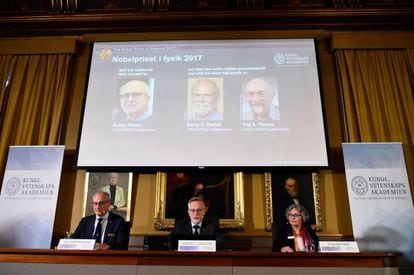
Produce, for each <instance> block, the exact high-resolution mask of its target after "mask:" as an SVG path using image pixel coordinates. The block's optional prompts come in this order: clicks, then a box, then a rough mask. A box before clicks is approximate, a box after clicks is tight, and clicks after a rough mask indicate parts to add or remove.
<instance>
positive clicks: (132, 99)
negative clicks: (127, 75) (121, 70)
mask: <svg viewBox="0 0 414 275" xmlns="http://www.w3.org/2000/svg"><path fill="white" fill-rule="evenodd" d="M153 82H154V80H153V79H151V80H145V81H144V80H136V79H134V80H126V81H123V82H122V84H121V85H120V87H119V94H118V97H119V105H117V107H116V108H114V111H113V122H114V123H117V124H125V123H137V122H142V121H145V120H146V119H148V118H149V117H150V116H151V115H152V102H153V101H152V99H153V86H154V85H153ZM149 83H150V84H151V85H150V84H149Z"/></svg>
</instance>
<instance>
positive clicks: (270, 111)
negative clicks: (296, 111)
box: [243, 78, 280, 121]
mask: <svg viewBox="0 0 414 275" xmlns="http://www.w3.org/2000/svg"><path fill="white" fill-rule="evenodd" d="M243 97H244V100H243V104H244V105H243V120H245V121H275V120H280V113H279V95H278V92H277V88H276V80H275V79H273V78H253V79H249V80H248V81H247V82H246V83H245V85H244V86H243Z"/></svg>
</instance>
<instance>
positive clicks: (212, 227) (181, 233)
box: [168, 217, 223, 250]
mask: <svg viewBox="0 0 414 275" xmlns="http://www.w3.org/2000/svg"><path fill="white" fill-rule="evenodd" d="M189 236H191V238H192V239H196V238H197V237H194V236H193V229H192V227H191V220H190V218H189V217H187V218H185V219H182V220H180V221H177V222H176V223H175V227H174V228H173V230H172V231H171V233H170V235H168V249H169V250H176V249H177V248H178V240H185V239H186V237H187V239H188V237H189ZM210 237H211V238H213V239H215V240H216V249H217V250H221V249H222V248H223V236H222V234H221V232H220V231H219V226H218V220H217V219H213V218H208V217H204V219H203V223H202V224H201V229H200V240H203V239H206V238H210Z"/></svg>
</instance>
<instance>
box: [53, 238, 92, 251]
mask: <svg viewBox="0 0 414 275" xmlns="http://www.w3.org/2000/svg"><path fill="white" fill-rule="evenodd" d="M95 242H96V240H95V239H60V240H59V244H58V246H57V247H56V249H74V250H94V249H95Z"/></svg>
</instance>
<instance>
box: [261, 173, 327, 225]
mask: <svg viewBox="0 0 414 275" xmlns="http://www.w3.org/2000/svg"><path fill="white" fill-rule="evenodd" d="M264 178H265V196H266V199H265V204H266V205H265V210H266V211H265V212H266V230H267V231H272V224H273V223H286V222H287V220H286V218H285V209H286V208H287V207H288V206H289V205H290V204H293V203H299V204H301V205H302V206H304V207H305V208H306V209H307V210H308V212H309V223H310V224H311V225H312V227H313V228H314V229H315V230H317V231H320V230H322V229H323V226H322V215H321V206H320V191H319V174H318V173H315V172H292V173H265V177H264Z"/></svg>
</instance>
